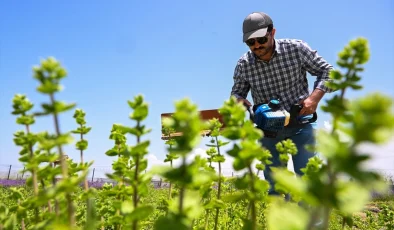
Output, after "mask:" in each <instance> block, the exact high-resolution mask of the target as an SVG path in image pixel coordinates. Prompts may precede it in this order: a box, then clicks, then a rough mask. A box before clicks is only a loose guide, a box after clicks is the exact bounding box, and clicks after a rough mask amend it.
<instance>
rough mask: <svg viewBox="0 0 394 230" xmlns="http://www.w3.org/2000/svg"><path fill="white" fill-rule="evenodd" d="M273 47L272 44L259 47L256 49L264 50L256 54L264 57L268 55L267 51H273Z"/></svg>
mask: <svg viewBox="0 0 394 230" xmlns="http://www.w3.org/2000/svg"><path fill="white" fill-rule="evenodd" d="M271 49H272V46H268V47H266V48H264V47H262V48H259V49H254V50H255V51H260V50H261V51H262V53H258V54H256V55H257V56H258V57H260V58H262V57H264V55H266V54H267V53H269V52H270V51H271Z"/></svg>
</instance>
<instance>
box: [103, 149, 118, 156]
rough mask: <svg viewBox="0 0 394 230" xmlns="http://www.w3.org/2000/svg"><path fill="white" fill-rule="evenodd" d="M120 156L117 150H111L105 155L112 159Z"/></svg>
mask: <svg viewBox="0 0 394 230" xmlns="http://www.w3.org/2000/svg"><path fill="white" fill-rule="evenodd" d="M118 154H119V153H118V151H117V150H116V149H115V148H113V149H110V150H108V151H107V152H105V155H107V156H110V157H114V156H117V155H118Z"/></svg>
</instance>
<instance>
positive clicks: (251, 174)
mask: <svg viewBox="0 0 394 230" xmlns="http://www.w3.org/2000/svg"><path fill="white" fill-rule="evenodd" d="M248 171H249V175H250V184H251V191H252V193H253V194H256V191H255V189H254V175H253V171H252V167H251V165H248ZM250 205H251V211H252V217H251V220H252V230H256V229H257V228H256V224H257V223H256V221H257V215H256V203H255V201H254V200H253V199H252V200H251V201H250Z"/></svg>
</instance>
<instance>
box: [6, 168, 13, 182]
mask: <svg viewBox="0 0 394 230" xmlns="http://www.w3.org/2000/svg"><path fill="white" fill-rule="evenodd" d="M11 167H12V165H10V169H9V170H8V176H7V180H9V179H10V173H11Z"/></svg>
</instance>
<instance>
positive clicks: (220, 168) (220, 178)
mask: <svg viewBox="0 0 394 230" xmlns="http://www.w3.org/2000/svg"><path fill="white" fill-rule="evenodd" d="M215 138H216V148H217V150H218V155H219V156H220V147H219V143H218V137H215ZM218 165H219V181H218V196H217V198H218V200H220V195H221V191H222V165H221V163H220V161H219V162H218ZM219 212H220V209H219V208H216V216H215V228H214V229H215V230H216V229H217V228H218V222H219Z"/></svg>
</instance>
